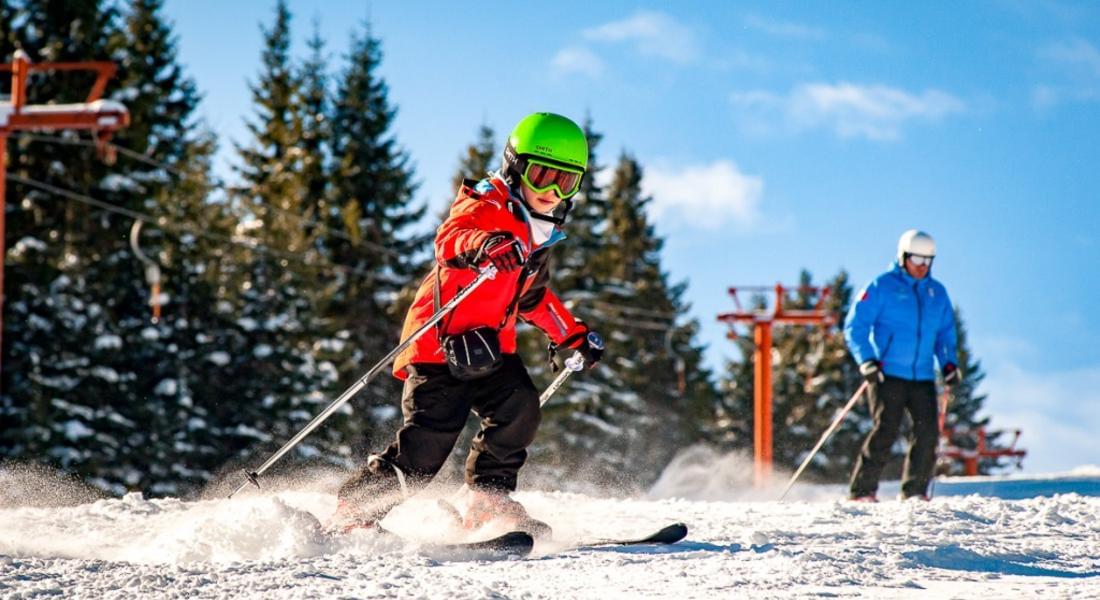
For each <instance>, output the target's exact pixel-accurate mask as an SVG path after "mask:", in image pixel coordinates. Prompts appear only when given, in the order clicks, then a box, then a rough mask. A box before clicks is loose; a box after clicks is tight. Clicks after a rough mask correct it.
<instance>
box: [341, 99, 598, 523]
mask: <svg viewBox="0 0 1100 600" xmlns="http://www.w3.org/2000/svg"><path fill="white" fill-rule="evenodd" d="M587 166H588V142H587V139H586V138H585V135H584V132H583V131H582V130H581V128H580V127H578V126H577V125H576V124H575V123H574V122H573V121H571V120H569V119H567V118H566V117H563V116H561V115H557V114H553V113H545V112H540V113H534V114H530V115H528V116H526V117H524V118H523V119H522V120H521V121H520V122H519V124H517V125H516V127H515V129H513V131H512V133H511V135H510V136H509V138H508V143H507V146H506V147H505V149H504V157H503V165H502V168H501V169H500V171H499V172H497V173H490V176H489V177H488V178H486V179H483V180H481V181H474V180H466V181H464V182H463V184H462V186H461V188H460V189H459V191H458V196H457V197H456V199H455V200H454V202H453V204H452V205H451V209H450V214H449V216H448V217H447V219H446V220H445V221H444V222H443V224H442V225H441V226H440V227H439V229H438V230H437V231H436V236H435V259H436V264H435V266H434V268H433V269H432V272H431V273H429V274H428V275H427V276H426V277H425V278H424V280H423V281H422V282H421V284H420V288H419V290H418V291H417V293H416V297H415V299H414V300H413V304H412V306H411V307H410V308H409V311H408V313H407V315H406V317H405V325H404V332H403V334H402V338H404V337H406V336H407V335H408V334H409V333H410V332H413V331H415V330H416V329H418V328H419V327H420V326H421V325H422V324H423V323H424V322H426V321H427V320H428V318H429V317H431V315H432V314H434V313H435V312H436V311H437V310H438V308H439V306H441V305H442V304H443V303H446V302H447V301H448V300H450V299H451V298H452V297H454V296H455V295H456V294H457V293H458V292H459V291H460V290H461V289H462V288H463V287H464V286H467V285H469V284H470V282H471V281H473V280H474V278H475V277H476V276H477V274H478V272H479V271H481V270H484V269H486V268H489V267H494V268H496V270H497V274H496V276H495V278H493V279H491V280H489V281H487V282H485V283H484V284H482V285H481V286H480V287H479V288H478V289H476V290H474V292H473V293H472V294H471V295H470V296H469V297H468V298H466V299H465V300H464V301H463V302H462V303H460V304H459V305H458V306H457V307H456V308H455V309H454V310H453V311H451V312H450V313H449V314H448V315H447V316H446V317H444V318H443V320H441V321H440V323H439V324H438V325H437V327H436V328H435V331H433V332H428V333H426V334H424V335H422V336H421V337H420V338H419V339H418V340H417V341H416V342H415V343H413V344H412V345H411V346H409V348H408V349H406V350H405V351H404V352H403V353H402V354H400V355H399V356H398V357H397V359H396V361H395V362H394V365H393V374H394V376H396V377H397V378H399V379H402V380H404V382H405V384H404V390H403V393H402V397H401V409H402V413H403V415H404V424H403V425H402V427H401V428H400V429H399V430H398V432H397V435H396V439H395V440H394V442H393V443H392V444H390V446H389V447H388V448H386V449H385V450H384V451H382V452H381V453H379V454H373V455H371V456H369V457H368V459H367V461H366V464H365V465H364V466H363V467H362V468H361V469H360V470H359V471H358V472H357V473H356V474H355V475H353V476H352V477H351V478H350V479H348V480H347V481H346V482H345V483H344V484H343V485H342V486H341V487H340V491H339V494H338V497H339V500H338V505H337V510H336V513H335V514H334V515H333V518H332V520H331V521H330V523H329V525H328V528H329V529H330V530H334V531H348V530H351V529H354V528H357V527H369V526H371V525H373V524H374V523H376V522H377V521H379V520H381V519H382V518H383V517H384V516H385V515H386V513H387V512H389V510H390V509H391V508H393V507H394V506H395V505H397V504H398V503H400V502H401V501H402V500H403V499H404V498H405V495H406V494H411V493H413V492H415V491H416V490H418V489H420V488H422V487H423V486H424V485H426V484H427V483H428V482H429V481H430V480H431V479H432V478H433V477H434V476H435V474H436V473H437V472H438V471H439V469H440V468H441V467H442V466H443V463H444V462H445V461H446V459H447V456H448V455H449V454H450V452H451V450H452V449H453V447H454V445H455V442H456V441H457V440H458V436H459V434H460V433H461V431H462V428H463V426H464V425H465V424H466V418H467V416H468V415H469V413H470V411H471V410H472V411H474V413H475V414H477V415H478V416H479V417H480V418H481V430H480V431H479V432H478V433H477V435H476V437H475V438H474V440H473V443H472V445H471V448H470V452H469V455H468V456H467V459H466V484H467V487H468V492H467V493H466V495H465V498H466V501H465V511H464V515H463V525H465V526H466V527H467V528H471V529H473V528H477V527H480V526H482V525H485V524H487V523H488V522H489V521H491V520H494V519H495V520H498V521H495V522H496V523H501V524H507V525H509V526H511V527H512V528H519V527H522V526H523V524H524V523H526V522H530V517H529V516H528V514H527V511H526V510H525V509H524V507H523V506H522V505H521V504H520V503H519V502H517V501H515V500H514V499H512V498H511V497H510V496H509V493H510V492H512V491H514V490H515V489H516V476H517V473H518V471H519V469H520V467H522V466H523V463H524V461H525V460H526V459H527V450H526V448H527V446H528V445H529V444H530V443H531V442H532V441H533V440H534V438H535V433H536V431H537V429H538V426H539V421H540V418H541V414H540V407H539V393H538V391H537V390H536V389H535V386H534V384H533V383H532V381H531V378H530V377H529V376H528V373H527V369H526V368H525V367H524V364H523V361H522V360H521V359H520V357H519V355H517V354H516V331H515V327H516V320H517V319H523V320H524V321H526V322H528V323H531V324H533V325H535V326H536V327H538V328H539V329H541V330H542V331H543V332H545V333H546V335H547V336H548V337H549V338H550V340H551V344H550V350H551V356H553V355H555V354H557V355H563V354H567V355H572V354H573V353H574V352H579V353H580V354H581V355H582V356H583V358H584V364H585V366H586V367H588V368H591V367H592V366H594V365H595V364H596V363H597V362H598V361H599V360H600V357H601V355H602V353H603V342H602V341H601V339H600V337H599V335H597V334H595V333H594V332H592V331H591V330H590V329H589V327H588V326H587V325H585V324H584V323H583V322H581V321H579V320H577V319H575V318H574V317H573V316H572V315H571V314H570V312H569V310H568V309H566V307H565V306H564V305H563V304H562V302H561V300H559V299H558V297H557V296H556V295H555V294H554V292H552V291H551V290H550V288H549V287H548V283H549V280H550V266H549V260H548V259H549V256H550V249H551V248H552V247H553V246H554V245H555V244H557V243H558V242H560V241H561V240H562V239H564V237H565V236H564V235H563V234H562V232H561V229H560V228H561V226H562V224H563V223H564V221H565V218H566V216H567V215H568V213H569V210H570V208H571V206H572V200H571V198H572V197H573V196H574V195H575V194H576V193H577V191H578V190H579V189H580V183H581V179H582V177H583V176H584V173H585V169H586V168H587Z"/></svg>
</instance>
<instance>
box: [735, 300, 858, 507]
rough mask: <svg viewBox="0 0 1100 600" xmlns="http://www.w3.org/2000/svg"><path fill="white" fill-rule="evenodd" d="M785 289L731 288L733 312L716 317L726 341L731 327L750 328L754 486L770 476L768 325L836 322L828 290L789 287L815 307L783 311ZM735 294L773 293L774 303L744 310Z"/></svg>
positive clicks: (764, 483) (770, 384)
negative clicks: (809, 296)
mask: <svg viewBox="0 0 1100 600" xmlns="http://www.w3.org/2000/svg"><path fill="white" fill-rule="evenodd" d="M788 289H789V288H784V287H783V286H782V285H780V284H776V285H775V287H774V288H769V287H764V286H748V287H731V288H729V293H730V296H732V297H733V304H734V306H735V307H737V310H736V311H735V312H731V313H722V314H720V315H718V320H719V321H722V322H723V323H727V324H729V327H730V330H729V333H728V334H727V337H729V338H730V339H736V338H737V330H736V329H735V327H734V326H735V325H736V324H737V323H751V324H752V327H753V340H754V341H755V342H756V349H755V351H754V352H753V430H754V435H753V456H754V465H755V481H756V485H757V487H761V486H764V485H767V483H768V481H769V480H770V479H771V473H772V351H773V347H772V326H773V325H776V324H781V325H782V324H786V325H823V326H826V327H827V326H830V325H834V324H835V323H836V321H837V320H836V315H834V314H832V313H830V312H828V311H826V310H825V300H826V299H827V298H828V297H829V288H828V287H812V286H799V287H797V288H790V289H794V290H796V291H805V292H810V293H817V294H818V300H817V304H816V305H815V306H814V307H813V308H812V309H810V310H794V309H787V308H784V306H783V302H784V300H785V299H786V292H787V290H788ZM739 291H741V292H748V293H753V294H766V293H768V292H772V291H774V292H775V302H774V303H773V304H772V308H771V310H768V308H767V307H764V308H760V309H755V310H745V309H744V308H742V306H741V301H740V300H739V299H738V297H737V293H738V292H739Z"/></svg>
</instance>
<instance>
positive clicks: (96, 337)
mask: <svg viewBox="0 0 1100 600" xmlns="http://www.w3.org/2000/svg"><path fill="white" fill-rule="evenodd" d="M9 15H11V16H12V17H13V20H12V21H9V23H16V24H17V26H16V27H13V28H12V29H11V31H10V32H7V35H5V39H6V40H8V42H9V43H11V44H12V45H14V46H18V47H19V48H21V49H23V50H24V51H26V52H27V54H28V55H29V57H30V58H31V60H34V61H36V62H45V61H84V60H106V59H108V58H109V56H110V48H109V45H108V40H109V38H110V36H111V32H112V31H113V30H114V28H115V27H116V26H117V15H116V13H115V11H114V9H113V8H109V7H104V5H103V3H101V2H84V3H81V4H79V5H71V4H69V3H61V2H48V1H27V2H24V3H22V4H21V5H20V6H19V9H18V14H15V13H9ZM9 58H10V56H6V57H5V59H9ZM93 82H94V74H91V73H83V72H59V73H46V74H36V75H35V76H33V77H31V78H30V81H29V86H28V98H27V101H28V104H39V103H46V102H59V103H63V102H82V101H83V100H84V97H85V96H86V94H87V92H88V90H89V89H90V88H91V85H92V83H93ZM68 137H69V139H75V136H73V135H71V134H70V135H69V136H68ZM13 145H14V146H16V151H15V152H13V153H11V154H9V164H8V167H9V172H11V173H13V174H14V175H16V176H17V177H24V178H28V179H33V180H35V181H39V182H43V183H45V184H48V185H51V186H56V187H59V188H63V189H65V190H71V191H74V192H77V193H80V194H85V195H92V196H99V197H100V198H106V199H110V195H109V192H110V191H111V186H110V185H109V184H111V183H114V182H117V181H118V180H117V179H114V180H109V179H107V178H106V176H107V167H106V166H104V165H102V163H100V162H99V161H98V159H96V157H95V156H94V154H93V153H88V152H78V151H74V149H73V147H71V146H66V145H62V144H45V143H42V142H41V141H37V140H36V141H31V140H29V139H27V138H22V139H19V140H18V141H13ZM10 149H11V147H10V146H9V150H10ZM8 194H9V198H19V201H18V202H8V203H7V207H8V219H7V237H8V239H9V240H15V242H14V245H13V246H12V249H11V250H10V251H9V254H8V256H9V262H8V264H7V269H6V272H5V294H6V296H7V298H6V299H7V302H5V305H4V310H5V313H6V314H5V319H4V328H5V331H4V360H3V364H4V370H3V378H4V381H3V385H2V388H3V394H4V396H3V401H2V406H3V412H4V413H5V418H4V419H3V421H4V425H2V426H0V427H4V428H5V429H6V430H5V431H0V438H3V440H4V441H3V442H2V443H3V448H4V450H3V451H4V453H5V454H7V455H9V456H15V457H26V458H29V459H31V460H39V461H51V462H55V463H57V464H59V465H61V466H63V467H65V468H68V469H70V470H72V471H75V472H80V473H84V474H88V475H93V476H94V475H98V474H100V473H104V472H106V471H108V470H112V473H113V474H114V475H118V474H124V477H118V476H113V475H108V476H107V477H101V478H98V479H96V480H94V481H95V483H96V484H97V485H99V486H100V487H103V488H109V489H115V487H114V486H118V485H121V484H120V483H119V482H120V480H125V482H126V483H128V484H136V483H138V482H139V480H140V475H135V474H134V473H133V471H132V468H131V467H132V465H131V464H129V463H126V461H114V460H112V456H111V452H112V451H114V448H112V447H113V446H114V447H117V449H118V451H119V452H121V454H122V455H123V456H126V455H127V454H128V452H127V449H128V448H136V447H137V446H139V445H141V444H142V443H143V442H144V439H143V438H142V433H141V432H140V431H138V430H136V428H134V427H131V426H130V425H132V424H129V423H127V418H126V417H125V416H123V415H121V414H120V413H119V412H118V411H119V409H120V408H124V407H123V406H120V405H119V404H117V403H116V402H115V401H113V399H114V398H116V397H121V398H123V399H125V398H126V397H127V396H128V392H127V390H128V389H129V387H128V386H129V385H130V381H129V378H128V374H127V373H125V372H120V370H119V369H118V368H117V367H118V366H119V365H118V364H117V362H116V357H115V352H114V348H113V347H112V345H113V342H108V341H107V340H114V339H117V338H118V335H117V329H116V322H115V320H114V319H113V316H114V315H113V312H114V311H115V310H116V309H117V308H118V306H119V300H118V299H117V298H116V297H115V296H113V295H111V294H110V293H109V291H108V290H105V289H103V286H102V284H103V281H102V280H101V279H100V278H99V277H98V276H97V275H98V274H97V273H96V272H95V270H96V269H97V268H98V269H102V270H111V269H115V268H117V261H118V255H119V252H120V249H121V246H122V244H123V243H124V242H122V241H121V240H124V239H125V237H124V236H125V231H126V228H128V226H129V223H123V221H122V220H120V219H118V218H117V217H112V216H111V215H110V214H109V213H107V212H105V211H103V210H101V209H97V208H93V207H91V206H89V205H87V204H81V203H78V202H74V201H71V200H69V199H66V198H62V197H58V196H55V195H53V194H51V193H48V192H46V191H44V190H42V189H41V188H35V187H28V186H24V185H21V184H19V183H18V182H16V181H10V180H9V187H8ZM9 428H10V429H9ZM120 430H125V431H126V432H127V433H128V434H132V435H125V436H123V435H120V434H119V432H120ZM120 438H121V439H120Z"/></svg>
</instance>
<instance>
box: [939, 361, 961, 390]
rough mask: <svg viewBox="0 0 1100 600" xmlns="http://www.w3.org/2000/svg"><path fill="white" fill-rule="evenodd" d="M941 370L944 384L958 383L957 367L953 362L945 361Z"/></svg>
mask: <svg viewBox="0 0 1100 600" xmlns="http://www.w3.org/2000/svg"><path fill="white" fill-rule="evenodd" d="M942 370H943V383H944V385H949V386H956V385H958V384H959V368H958V367H956V366H955V363H947V364H946V365H944V366H943V369H942Z"/></svg>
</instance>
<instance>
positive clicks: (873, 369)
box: [859, 360, 886, 385]
mask: <svg viewBox="0 0 1100 600" xmlns="http://www.w3.org/2000/svg"><path fill="white" fill-rule="evenodd" d="M859 374H860V375H863V378H864V379H866V380H867V383H869V384H871V385H874V384H876V383H882V382H883V381H885V380H886V376H885V375H883V374H882V363H881V362H879V361H877V360H865V361H863V362H862V363H861V364H860V365H859Z"/></svg>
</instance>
